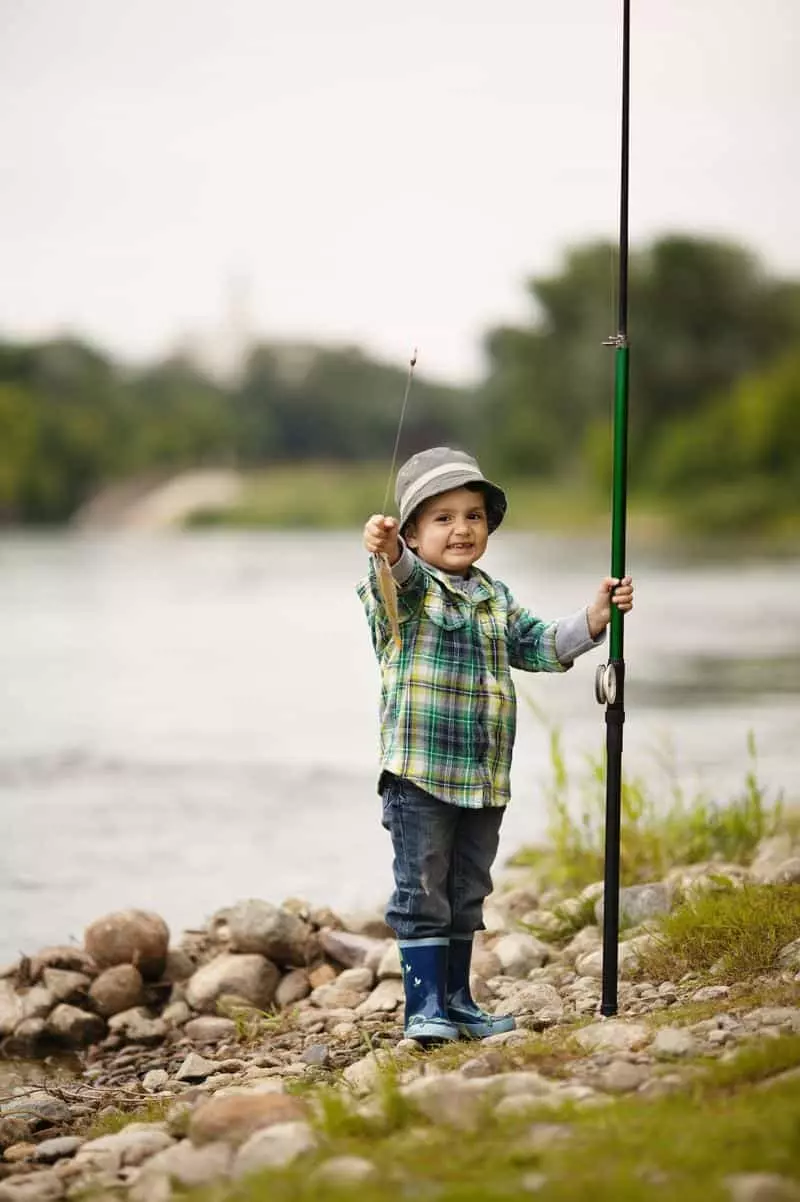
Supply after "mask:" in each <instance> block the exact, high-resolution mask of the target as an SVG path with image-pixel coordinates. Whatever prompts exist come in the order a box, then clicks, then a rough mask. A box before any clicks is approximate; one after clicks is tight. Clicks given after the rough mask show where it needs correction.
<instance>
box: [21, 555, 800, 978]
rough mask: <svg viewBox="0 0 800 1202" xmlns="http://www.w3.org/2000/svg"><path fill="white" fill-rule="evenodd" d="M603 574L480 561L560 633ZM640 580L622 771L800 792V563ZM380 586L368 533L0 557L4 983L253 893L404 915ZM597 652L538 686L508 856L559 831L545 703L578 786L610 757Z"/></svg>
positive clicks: (642, 563) (524, 560) (728, 789)
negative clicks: (110, 917)
mask: <svg viewBox="0 0 800 1202" xmlns="http://www.w3.org/2000/svg"><path fill="white" fill-rule="evenodd" d="M606 561H607V547H606V544H605V543H600V542H582V541H576V540H568V539H562V538H556V537H544V536H528V535H520V534H513V533H509V534H504V533H503V532H498V534H497V535H495V536H493V539H492V541H491V546H490V550H489V552H488V554H487V556H486V558H485V560H484V561H483V563H482V566H484V567H485V569H486V570H487V571H488V572H490V573H493V574H495V575H497V576H500V577H501V578H502V579H504V580H505V581H506V582H507V583H508V584H509V586H510V587H511V588H512V590H513V591H514V593H515V595H516V596H517V597H518V598H519V599H520V600H521V601H523V602H524V603H525V604H528V605H530V606H531V607H532V608H534V609H536V610H537V612H539V613H540V614H541V615H542V616H545V617H555V616H558V614H560V613H567V612H570V611H572V610H573V609H576V608H577V607H578V606H579V605H581V604H583V603H584V602H585V601H588V600H589V599H590V598H591V596H592V595H593V592H594V588H595V585H596V583H597V581H599V580H600V579H601V578H602V576H604V575H605V572H606ZM629 562H630V563H631V565H632V567H633V570H634V571H635V575H636V583H637V608H636V611H635V613H634V614H633V615H632V617H631V618H630V619H629V620H628V621H627V623H626V659H627V662H628V673H629V685H628V693H627V723H626V727H625V740H626V742H625V765H626V769H627V770H628V771H631V772H634V771H636V772H640V773H642V774H644V775H646V776H647V777H648V778H649V779H650V781H651V783H652V785H653V788H654V789H658V788H660V787H665V786H664V785H663V783H661V780H660V777H659V772H658V769H657V763H658V761H660V760H663V758H664V756H665V754H666V755H667V757H668V758H669V757H673V758H674V764H675V769H676V773H677V779H678V781H679V783H680V784H681V785H682V786H684V787H685V788H686V789H687V790H689V791H692V790H696V789H703V790H705V791H706V792H707V793H708V794H709V795H710V796H711V797H713V798H716V799H719V800H724V799H726V798H728V797H730V796H731V795H732V793H733V792H735V791H736V790H738V789H740V788H741V786H742V783H743V780H744V774H745V772H746V770H747V766H748V760H747V750H746V744H747V736H748V732H750V731H752V732H753V733H754V735H755V737H756V742H757V746H758V755H759V776H760V779H761V780H762V782H763V783H764V784H765V785H766V786H767V787H768V788H769V789H770V790H771V791H773V792H776V791H777V790H779V789H783V790H785V792H786V794H787V795H788V796H789V797H791V798H797V797H798V796H800V760H799V759H798V755H797V744H798V738H799V737H800V722H798V719H799V718H800V670H799V669H800V622H798V602H797V599H798V596H800V561H794V562H785V561H784V562H779V563H771V562H748V563H734V564H730V563H728V564H726V563H717V562H709V561H695V562H692V563H687V562H677V561H667V560H666V559H659V558H658V557H657V556H655V555H653V554H650V553H648V552H647V550H646V549H645V548H633V549H632V553H631V556H630V557H629ZM363 567H364V556H363V552H362V551H361V548H360V536H359V535H358V534H357V533H356V532H353V533H352V534H351V533H341V534H324V535H323V534H311V533H257V534H232V533H227V532H226V533H197V534H169V535H163V536H147V537H145V536H139V537H134V536H124V537H123V536H114V537H110V536H104V537H94V536H93V537H89V536H85V535H60V536H55V535H54V536H50V535H47V536H38V537H32V536H28V535H25V536H23V535H13V536H8V535H7V536H4V537H3V538H2V539H0V682H1V683H0V822H1V826H0V832H1V833H0V964H2V963H3V962H5V961H6V960H9V959H11V958H13V957H14V956H15V955H16V954H17V953H18V952H20V951H24V952H28V953H30V952H33V951H35V950H36V949H37V948H39V947H40V946H42V945H44V944H46V943H52V942H61V941H67V940H71V939H77V940H80V939H81V937H82V932H83V929H84V927H85V926H86V924H87V923H88V922H90V921H91V920H92V919H94V918H96V917H99V916H100V915H102V914H103V913H105V912H107V911H109V910H111V909H119V908H123V907H128V906H138V907H144V908H147V909H153V910H156V911H158V912H159V913H161V914H162V915H163V916H164V917H165V918H166V920H167V921H168V922H169V924H170V926H171V927H172V928H173V929H174V930H176V931H177V930H180V929H182V928H184V927H191V926H198V925H200V924H201V923H202V922H203V921H204V919H205V918H206V917H208V916H209V915H210V914H211V913H213V912H214V910H216V909H218V908H219V907H220V906H223V905H228V904H230V903H232V902H234V901H236V900H237V899H239V898H244V897H263V898H266V899H268V900H271V901H274V902H279V901H281V900H282V899H284V898H286V897H289V896H303V897H306V898H308V899H309V900H311V901H312V902H317V903H328V904H330V905H332V906H334V907H336V908H340V909H344V910H347V909H350V910H353V909H357V908H362V907H374V906H376V905H378V904H381V903H382V902H383V900H384V899H385V896H386V894H387V892H388V889H389V884H390V874H391V856H390V849H389V844H388V836H387V835H386V834H385V832H384V831H383V830H382V829H381V826H380V818H379V813H380V811H379V802H378V798H377V795H376V793H375V770H374V762H375V748H376V740H377V728H376V716H375V715H376V697H377V685H378V678H377V666H376V664H375V662H374V660H373V658H372V651H371V647H370V644H369V639H368V635H367V627H366V623H365V621H364V618H363V614H362V611H361V607H360V604H359V602H358V599H357V597H356V595H355V592H354V583H355V581H356V580H357V579H358V577H359V575H361V573H362V571H363ZM600 658H601V656H600V655H599V654H598V653H593V654H591V655H589V656H587V657H585V658H584V659H583V660H581V661H580V662H579V663H578V664H577V665H576V667H575V669H574V670H573V671H572V672H570V673H568V674H566V675H565V676H539V675H537V676H531V675H524V674H518V676H517V683H518V688H519V692H520V695H521V701H520V730H519V735H518V742H517V753H516V757H515V769H514V774H513V783H514V791H515V796H514V801H513V803H512V806H511V808H510V810H509V813H508V815H507V819H506V822H505V824H504V829H503V838H502V844H501V855H508V854H510V853H511V852H512V851H513V850H514V849H515V848H516V847H517V846H519V844H521V843H522V842H525V841H531V840H535V839H537V838H539V837H541V836H542V834H543V829H544V823H545V814H544V804H543V799H542V786H543V783H544V782H545V781H546V780H547V779H548V776H549V752H548V734H547V730H546V728H545V725H544V724H543V722H542V720H541V718H540V717H537V716H536V713H535V707H537V706H538V707H539V708H540V709H541V710H544V711H545V712H546V714H547V717H548V720H549V721H551V722H555V723H557V724H559V725H560V726H561V727H562V729H563V738H564V744H565V748H566V752H567V757H568V760H569V761H570V764H571V765H572V766H573V767H574V766H576V765H577V764H578V763H579V762H580V761H581V760H582V757H584V756H585V755H586V754H587V753H592V754H596V753H598V752H599V751H600V750H601V747H602V741H603V738H604V724H603V710H602V709H601V707H599V706H598V705H597V703H596V702H595V700H594V696H593V675H594V665H595V663H597V662H598V661H599V660H600ZM529 703H530V704H529Z"/></svg>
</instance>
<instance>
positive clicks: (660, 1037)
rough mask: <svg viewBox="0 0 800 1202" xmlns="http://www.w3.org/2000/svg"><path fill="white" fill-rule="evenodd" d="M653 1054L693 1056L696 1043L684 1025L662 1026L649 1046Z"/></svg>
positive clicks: (695, 1050)
mask: <svg viewBox="0 0 800 1202" xmlns="http://www.w3.org/2000/svg"><path fill="white" fill-rule="evenodd" d="M650 1051H651V1052H652V1053H653V1055H654V1056H665V1057H672V1056H675V1057H678V1056H693V1055H694V1054H695V1053H696V1052H697V1043H696V1041H695V1039H694V1036H693V1035H692V1033H691V1031H687V1030H686V1029H685V1027H662V1028H661V1030H660V1031H659V1032H658V1033H657V1034H656V1037H655V1039H654V1040H653V1043H652V1045H651V1047H650Z"/></svg>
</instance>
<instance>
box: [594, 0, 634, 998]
mask: <svg viewBox="0 0 800 1202" xmlns="http://www.w3.org/2000/svg"><path fill="white" fill-rule="evenodd" d="M630 33H631V5H630V0H623V4H622V153H621V160H622V165H621V181H620V185H621V186H620V206H619V294H618V319H617V332H616V334H613V335H612V336H611V337H610V338H608V339H607V340H606V342H605V345H606V346H611V347H613V348H614V461H613V478H612V503H611V575H612V576H613V577H615V578H616V579H617V580H622V577H623V576H624V575H625V535H626V524H627V500H628V378H629V369H630V363H629V355H628V169H629V157H630V155H629V149H630V65H631V64H630V59H631V54H630V50H631V46H630ZM595 696H596V698H597V700H598V701H599V702H600V704H601V705H605V707H606V842H605V866H604V874H603V981H602V996H601V1001H600V1013H601V1014H604V1015H610V1014H616V1013H617V975H618V969H619V952H618V940H619V861H620V833H621V832H620V827H621V810H622V728H623V725H624V722H625V659H624V616H623V614H622V613H621V611H620V610H619V609H617V607H616V605H612V606H611V635H610V640H609V660H608V663H607V664H601V665H600V667H599V668H598V669H597V675H596V676H595Z"/></svg>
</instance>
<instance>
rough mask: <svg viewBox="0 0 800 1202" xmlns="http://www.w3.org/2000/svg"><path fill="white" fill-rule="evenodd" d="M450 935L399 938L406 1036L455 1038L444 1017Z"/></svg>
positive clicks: (434, 1039) (427, 1039)
mask: <svg viewBox="0 0 800 1202" xmlns="http://www.w3.org/2000/svg"><path fill="white" fill-rule="evenodd" d="M449 945H450V940H449V939H399V940H398V942H397V946H398V948H399V949H400V964H401V967H402V969H403V988H404V990H405V995H406V1021H405V1028H404V1032H405V1036H406V1038H407V1039H416V1040H417V1041H418V1042H419V1043H422V1044H428V1043H434V1042H440V1041H441V1040H450V1039H458V1037H459V1030H458V1027H456V1026H454V1025H453V1023H451V1022H450V1021H449V1020H448V1018H447V1006H446V1002H445V989H446V986H447V953H448V951H449Z"/></svg>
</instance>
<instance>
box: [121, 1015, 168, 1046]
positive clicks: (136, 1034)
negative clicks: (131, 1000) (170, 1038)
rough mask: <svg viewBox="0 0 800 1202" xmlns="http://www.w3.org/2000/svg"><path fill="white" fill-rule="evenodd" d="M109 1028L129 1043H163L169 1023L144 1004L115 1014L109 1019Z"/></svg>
mask: <svg viewBox="0 0 800 1202" xmlns="http://www.w3.org/2000/svg"><path fill="white" fill-rule="evenodd" d="M108 1029H109V1031H111V1032H112V1033H113V1034H114V1035H121V1036H122V1038H123V1039H127V1041H128V1042H129V1043H142V1044H146V1045H151V1044H157V1043H161V1041H162V1040H163V1039H164V1038H165V1036H166V1034H167V1024H166V1023H165V1022H164V1020H163V1018H154V1017H153V1015H152V1014H150V1012H149V1011H148V1010H145V1009H144V1007H142V1006H135V1007H134V1008H133V1010H123V1011H122V1013H121V1014H115V1015H114V1016H113V1017H112V1018H110V1019H109V1020H108Z"/></svg>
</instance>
